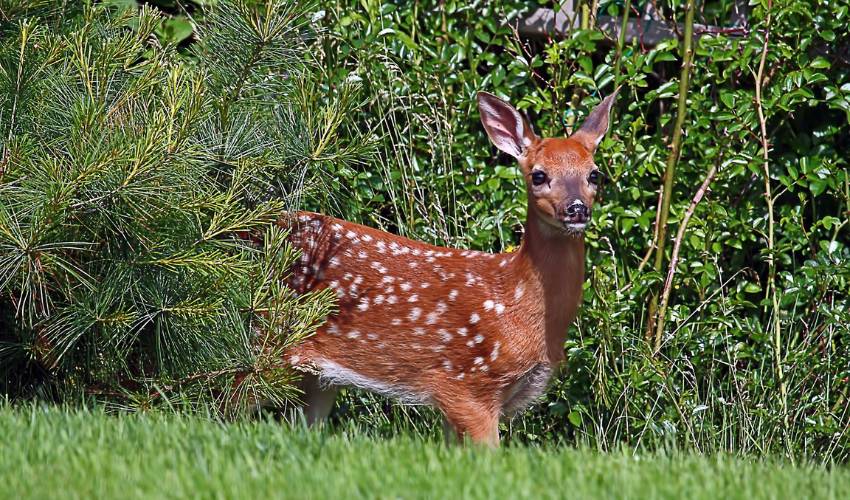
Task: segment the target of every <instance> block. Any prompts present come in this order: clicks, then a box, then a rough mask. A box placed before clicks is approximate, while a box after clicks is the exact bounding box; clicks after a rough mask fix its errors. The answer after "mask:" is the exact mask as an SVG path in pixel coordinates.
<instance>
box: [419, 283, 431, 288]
mask: <svg viewBox="0 0 850 500" xmlns="http://www.w3.org/2000/svg"><path fill="white" fill-rule="evenodd" d="M420 286H422V288H428V287H429V286H431V283H422V285H420Z"/></svg>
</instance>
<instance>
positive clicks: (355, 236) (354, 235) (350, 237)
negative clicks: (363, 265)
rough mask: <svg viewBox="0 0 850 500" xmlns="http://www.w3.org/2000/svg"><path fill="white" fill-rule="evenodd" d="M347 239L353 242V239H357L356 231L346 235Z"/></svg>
mask: <svg viewBox="0 0 850 500" xmlns="http://www.w3.org/2000/svg"><path fill="white" fill-rule="evenodd" d="M345 237H346V238H348V239H349V240H353V239H355V238H357V234H355V233H354V231H349V232H347V233H345Z"/></svg>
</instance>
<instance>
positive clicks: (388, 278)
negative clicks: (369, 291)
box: [381, 276, 395, 284]
mask: <svg viewBox="0 0 850 500" xmlns="http://www.w3.org/2000/svg"><path fill="white" fill-rule="evenodd" d="M393 281H395V278H393V277H392V276H384V277H383V278H381V283H387V284H389V283H392V282H393Z"/></svg>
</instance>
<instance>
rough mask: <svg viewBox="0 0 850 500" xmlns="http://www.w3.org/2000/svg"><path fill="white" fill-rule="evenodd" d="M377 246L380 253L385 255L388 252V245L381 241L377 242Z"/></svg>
mask: <svg viewBox="0 0 850 500" xmlns="http://www.w3.org/2000/svg"><path fill="white" fill-rule="evenodd" d="M375 246H376V247H378V253H385V252H386V251H387V244H386V243H384V242H383V241H381V240H378V241H377V242H375Z"/></svg>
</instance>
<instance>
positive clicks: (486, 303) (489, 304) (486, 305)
mask: <svg viewBox="0 0 850 500" xmlns="http://www.w3.org/2000/svg"><path fill="white" fill-rule="evenodd" d="M494 305H496V304H495V303H494V302H493V301H492V300H490V299H487V300H485V301H484V310H485V311H489V310H490V309H493V306H494Z"/></svg>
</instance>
